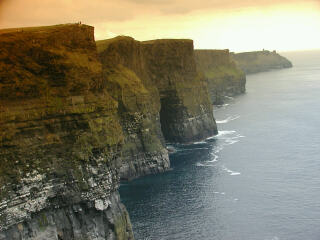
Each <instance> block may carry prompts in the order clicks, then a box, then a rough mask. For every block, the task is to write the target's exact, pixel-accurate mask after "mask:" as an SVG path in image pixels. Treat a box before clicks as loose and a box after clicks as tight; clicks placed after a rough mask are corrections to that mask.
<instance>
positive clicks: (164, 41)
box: [141, 39, 193, 44]
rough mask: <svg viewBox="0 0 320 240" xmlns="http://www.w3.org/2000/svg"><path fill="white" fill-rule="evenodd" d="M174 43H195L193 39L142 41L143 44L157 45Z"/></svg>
mask: <svg viewBox="0 0 320 240" xmlns="http://www.w3.org/2000/svg"><path fill="white" fill-rule="evenodd" d="M172 42H183V43H193V40H192V39H154V40H148V41H142V42H141V43H142V44H156V43H172Z"/></svg>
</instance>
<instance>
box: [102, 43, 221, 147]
mask: <svg viewBox="0 0 320 240" xmlns="http://www.w3.org/2000/svg"><path fill="white" fill-rule="evenodd" d="M98 49H99V52H101V54H100V56H101V59H102V61H103V63H104V64H105V63H106V62H109V63H110V62H114V63H116V64H118V66H119V65H121V66H124V67H125V68H127V69H130V70H131V71H132V72H134V73H135V74H136V76H137V77H138V78H139V79H140V81H141V83H142V84H143V86H144V87H145V89H146V90H147V91H148V92H149V93H150V96H151V99H152V100H151V101H150V104H151V103H152V105H153V106H154V107H151V108H149V109H153V114H155V113H156V114H158V113H157V112H159V109H160V122H161V129H162V132H163V135H164V137H165V139H166V140H167V141H170V142H180V143H184V142H191V141H195V140H199V139H203V138H206V137H208V136H211V135H213V134H215V133H216V132H217V129H216V124H215V120H214V118H213V113H212V107H211V102H210V99H209V97H208V92H207V85H206V81H205V78H203V77H202V75H201V74H200V73H198V71H197V68H196V64H195V60H194V52H193V42H192V41H191V40H155V41H147V42H138V41H135V40H134V39H132V38H128V37H118V38H115V39H111V40H107V41H101V42H98ZM154 119H155V120H158V122H159V115H157V116H156V117H155V118H154ZM156 125H157V127H156V128H158V127H159V126H160V124H159V123H157V124H156ZM156 132H159V129H157V131H156Z"/></svg>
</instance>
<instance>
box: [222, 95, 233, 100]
mask: <svg viewBox="0 0 320 240" xmlns="http://www.w3.org/2000/svg"><path fill="white" fill-rule="evenodd" d="M224 97H225V98H228V99H231V100H234V98H233V97H229V96H224Z"/></svg>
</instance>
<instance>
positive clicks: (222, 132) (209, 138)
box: [206, 130, 236, 140]
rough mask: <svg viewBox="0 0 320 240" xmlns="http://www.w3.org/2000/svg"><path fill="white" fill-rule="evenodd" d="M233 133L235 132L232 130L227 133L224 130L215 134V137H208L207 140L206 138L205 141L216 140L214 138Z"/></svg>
mask: <svg viewBox="0 0 320 240" xmlns="http://www.w3.org/2000/svg"><path fill="white" fill-rule="evenodd" d="M235 132H236V131H234V130H231V131H227V130H225V131H218V134H217V135H214V136H211V137H208V138H206V140H211V139H216V138H219V137H221V136H225V135H230V134H234V133H235Z"/></svg>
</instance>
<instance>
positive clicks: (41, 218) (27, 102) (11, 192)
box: [0, 24, 217, 240]
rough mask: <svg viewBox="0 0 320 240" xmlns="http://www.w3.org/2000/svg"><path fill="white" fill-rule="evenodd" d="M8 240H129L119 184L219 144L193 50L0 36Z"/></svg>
mask: <svg viewBox="0 0 320 240" xmlns="http://www.w3.org/2000/svg"><path fill="white" fill-rule="evenodd" d="M0 35H1V37H0V50H1V51H0V66H1V68H0V130H1V131H0V187H1V192H0V193H1V194H0V239H14V240H15V239H39V240H41V239H63V240H66V239H68V240H69V239H133V234H132V229H131V224H130V219H129V216H128V213H127V211H126V209H125V207H124V206H123V204H122V203H121V202H120V198H119V194H118V187H119V183H120V178H122V179H132V178H136V177H139V176H143V175H146V174H151V173H158V172H163V171H165V170H168V169H169V167H170V163H169V158H168V152H167V150H166V148H165V141H169V142H180V143H188V142H192V141H197V140H201V139H203V138H206V137H209V136H212V135H214V134H216V133H217V128H216V123H215V120H214V117H213V113H212V104H211V101H210V98H209V93H208V89H207V80H206V78H205V76H203V74H202V73H201V72H199V71H198V69H197V66H196V62H195V56H194V50H193V42H192V40H155V41H148V42H138V41H135V40H134V39H132V38H129V37H118V38H115V39H110V40H105V41H101V42H98V43H97V44H96V42H95V41H94V28H93V27H91V26H87V25H81V24H65V25H56V26H49V27H38V28H23V29H8V30H1V31H0Z"/></svg>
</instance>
